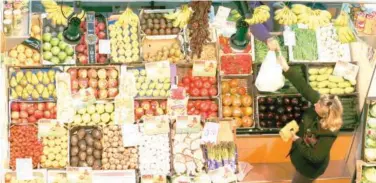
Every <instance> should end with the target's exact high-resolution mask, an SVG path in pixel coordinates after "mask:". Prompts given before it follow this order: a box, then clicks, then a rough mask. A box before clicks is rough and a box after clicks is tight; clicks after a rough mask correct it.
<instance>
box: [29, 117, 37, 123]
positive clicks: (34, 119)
mask: <svg viewBox="0 0 376 183" xmlns="http://www.w3.org/2000/svg"><path fill="white" fill-rule="evenodd" d="M27 121H28V122H29V123H35V122H37V119H36V118H35V117H34V116H29V118H27Z"/></svg>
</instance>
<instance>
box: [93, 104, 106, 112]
mask: <svg viewBox="0 0 376 183" xmlns="http://www.w3.org/2000/svg"><path fill="white" fill-rule="evenodd" d="M95 108H96V110H97V113H99V114H102V113H104V104H97V105H96V106H95Z"/></svg>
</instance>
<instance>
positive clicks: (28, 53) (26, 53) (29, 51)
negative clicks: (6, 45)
mask: <svg viewBox="0 0 376 183" xmlns="http://www.w3.org/2000/svg"><path fill="white" fill-rule="evenodd" d="M25 55H26V57H27V58H31V57H32V56H33V50H32V49H30V48H26V50H25Z"/></svg>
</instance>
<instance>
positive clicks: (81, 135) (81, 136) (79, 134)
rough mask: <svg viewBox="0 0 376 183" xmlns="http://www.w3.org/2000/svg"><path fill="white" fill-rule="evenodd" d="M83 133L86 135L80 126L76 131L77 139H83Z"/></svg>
mask: <svg viewBox="0 0 376 183" xmlns="http://www.w3.org/2000/svg"><path fill="white" fill-rule="evenodd" d="M85 135H86V131H85V129H83V128H81V129H80V130H78V132H77V136H78V140H81V139H83V138H84V137H85Z"/></svg>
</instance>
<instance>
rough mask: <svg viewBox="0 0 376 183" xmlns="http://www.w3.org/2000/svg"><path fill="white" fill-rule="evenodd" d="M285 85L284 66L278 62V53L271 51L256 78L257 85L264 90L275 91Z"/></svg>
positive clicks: (260, 89)
mask: <svg viewBox="0 0 376 183" xmlns="http://www.w3.org/2000/svg"><path fill="white" fill-rule="evenodd" d="M284 85H285V77H284V76H283V74H282V67H281V66H280V65H279V64H278V63H277V55H276V53H275V52H274V51H269V52H268V54H267V55H266V57H265V59H264V62H262V65H261V68H260V71H259V73H258V75H257V78H256V87H257V89H258V90H259V91H262V92H275V91H277V90H279V89H281V88H282V87H283V86H284Z"/></svg>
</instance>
